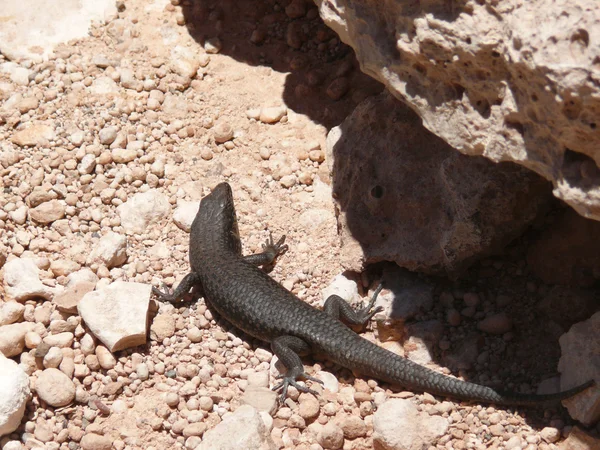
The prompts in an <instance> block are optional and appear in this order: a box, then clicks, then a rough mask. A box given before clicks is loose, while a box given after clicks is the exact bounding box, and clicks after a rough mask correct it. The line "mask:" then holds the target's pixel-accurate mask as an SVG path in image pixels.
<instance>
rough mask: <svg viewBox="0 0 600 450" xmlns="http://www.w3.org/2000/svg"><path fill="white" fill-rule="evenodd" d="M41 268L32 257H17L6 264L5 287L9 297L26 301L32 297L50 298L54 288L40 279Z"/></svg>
mask: <svg viewBox="0 0 600 450" xmlns="http://www.w3.org/2000/svg"><path fill="white" fill-rule="evenodd" d="M39 274H40V269H38V267H37V266H36V265H35V262H34V261H33V260H32V259H27V258H17V259H13V260H11V261H9V262H7V263H6V264H5V265H4V288H5V290H6V296H7V298H9V299H14V300H17V301H25V300H28V299H31V298H43V299H46V300H50V299H51V298H52V296H53V295H54V291H53V290H52V288H50V287H48V286H46V285H45V284H43V283H42V282H41V281H40V276H39Z"/></svg>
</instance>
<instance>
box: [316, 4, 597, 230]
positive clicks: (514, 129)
mask: <svg viewBox="0 0 600 450" xmlns="http://www.w3.org/2000/svg"><path fill="white" fill-rule="evenodd" d="M315 3H316V4H317V6H318V7H319V11H320V15H321V17H322V18H323V20H324V21H325V23H326V24H327V25H328V26H329V27H331V28H333V29H334V31H336V32H337V33H338V35H339V37H340V39H341V40H342V41H343V42H345V43H346V44H348V45H350V46H351V47H353V48H354V50H355V52H356V56H357V59H358V61H359V62H360V66H361V69H362V71H363V72H365V73H366V74H368V75H370V76H372V77H374V78H376V79H377V80H379V81H381V82H382V83H383V84H385V85H386V87H387V88H388V89H389V90H390V91H391V92H392V93H393V94H394V95H395V96H396V97H397V98H399V99H402V100H403V101H404V102H406V103H407V104H408V105H410V107H411V108H412V109H413V110H414V111H416V112H418V114H419V115H420V116H421V117H422V119H423V124H424V126H425V127H427V128H428V129H429V130H430V131H432V132H433V133H435V134H436V135H438V136H440V137H441V138H442V139H444V140H445V141H446V142H448V143H449V144H450V145H451V146H452V147H454V148H456V149H457V150H459V151H460V152H462V153H464V154H466V155H483V156H485V157H487V158H489V159H491V160H493V161H496V162H499V161H513V162H515V163H517V164H521V165H523V166H525V167H527V168H528V169H530V170H533V171H535V172H537V173H538V174H540V175H541V176H543V177H545V178H546V179H548V180H551V181H552V183H553V185H554V195H556V196H557V197H558V198H560V199H562V200H564V201H565V202H567V203H568V204H569V205H571V206H572V207H573V208H575V209H576V210H577V212H579V213H580V214H582V215H584V216H586V217H591V218H594V219H596V220H600V170H599V169H598V166H599V165H600V126H599V125H600V124H599V123H598V117H600V72H598V70H597V66H598V60H599V59H600V46H598V45H597V42H598V29H600V14H598V8H597V2H596V0H576V1H571V0H557V1H550V0H548V1H540V2H522V1H520V0H506V1H503V2H495V3H493V4H490V3H489V2H458V3H456V2H401V1H398V2H378V1H374V0H366V1H361V2H356V1H352V0H316V2H315Z"/></svg>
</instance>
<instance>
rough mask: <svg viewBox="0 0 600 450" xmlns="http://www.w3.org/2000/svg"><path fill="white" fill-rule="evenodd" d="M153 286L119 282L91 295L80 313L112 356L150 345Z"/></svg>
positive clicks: (81, 304)
mask: <svg viewBox="0 0 600 450" xmlns="http://www.w3.org/2000/svg"><path fill="white" fill-rule="evenodd" d="M150 291H151V286H150V285H149V284H142V283H129V282H125V281H116V282H114V283H112V284H111V285H109V286H107V287H105V288H103V289H100V290H97V291H93V292H89V293H87V294H86V295H85V296H84V297H83V298H82V299H81V301H80V302H79V304H78V306H77V310H78V311H79V315H80V316H81V318H82V319H83V320H84V321H85V323H86V325H87V327H88V328H89V329H90V331H91V332H92V333H93V334H94V336H96V337H97V338H98V339H99V340H100V341H101V342H102V343H103V344H104V345H105V346H106V347H107V348H108V349H109V350H110V351H111V352H114V351H117V350H123V349H125V348H129V347H135V346H137V345H142V344H144V343H145V342H146V331H147V327H146V324H147V318H148V308H149V306H150Z"/></svg>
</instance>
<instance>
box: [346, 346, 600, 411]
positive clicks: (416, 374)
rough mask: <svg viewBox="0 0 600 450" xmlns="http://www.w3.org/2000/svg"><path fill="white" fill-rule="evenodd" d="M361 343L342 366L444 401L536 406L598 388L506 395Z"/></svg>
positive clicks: (578, 387) (509, 393)
mask: <svg viewBox="0 0 600 450" xmlns="http://www.w3.org/2000/svg"><path fill="white" fill-rule="evenodd" d="M361 340H362V341H363V343H362V345H361V344H359V345H361V346H366V347H367V348H363V349H361V350H362V351H356V347H355V348H354V351H353V352H352V355H347V356H348V359H347V360H346V361H339V362H340V363H341V364H343V365H345V366H346V367H348V368H350V369H352V370H356V371H358V372H360V373H362V374H365V375H368V376H370V377H373V378H376V379H380V380H383V381H387V382H389V383H392V384H398V385H401V386H404V387H406V388H408V389H410V390H416V391H424V392H429V393H431V394H436V395H441V396H445V397H452V398H457V399H462V400H471V401H473V400H474V401H480V402H483V403H494V404H498V405H535V404H539V403H544V402H554V401H559V400H563V399H566V398H569V397H572V396H574V395H575V394H578V393H580V392H582V391H584V390H585V389H587V388H589V387H592V386H594V385H595V384H596V383H595V382H594V380H589V381H588V382H586V383H583V384H581V385H579V386H576V387H574V388H572V389H568V390H566V391H562V392H557V393H554V394H544V395H535V394H521V393H517V392H505V391H500V390H495V389H492V388H490V387H487V386H483V385H480V384H475V383H470V382H468V381H462V380H459V379H458V378H452V377H449V376H446V375H442V374H440V373H438V372H435V371H433V370H431V369H429V368H427V367H423V366H421V365H419V364H416V363H414V362H412V361H410V360H408V359H405V358H402V357H400V356H398V355H396V354H394V353H392V352H390V351H388V350H385V349H384V348H382V347H379V346H377V345H375V344H373V343H371V342H369V341H367V340H365V339H361Z"/></svg>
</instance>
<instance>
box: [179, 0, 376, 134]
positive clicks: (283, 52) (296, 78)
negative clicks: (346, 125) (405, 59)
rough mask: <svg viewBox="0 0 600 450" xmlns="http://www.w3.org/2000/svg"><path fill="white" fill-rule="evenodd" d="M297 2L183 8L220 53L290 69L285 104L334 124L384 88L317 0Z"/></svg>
mask: <svg viewBox="0 0 600 450" xmlns="http://www.w3.org/2000/svg"><path fill="white" fill-rule="evenodd" d="M294 4H295V5H298V7H297V8H296V10H291V9H290V8H289V7H290V5H291V3H290V2H274V1H264V0H263V1H261V0H249V1H243V2H239V1H234V0H223V1H220V2H212V1H202V0H200V1H194V2H188V1H184V2H183V3H182V6H181V8H182V13H183V18H184V20H185V24H186V26H187V28H188V30H189V32H190V35H191V36H192V37H193V38H194V39H195V40H196V41H197V42H199V43H200V44H201V45H204V46H205V47H206V45H207V42H208V43H209V44H210V45H212V44H216V45H217V46H220V51H219V53H221V54H225V55H227V56H230V57H232V58H234V59H236V60H238V61H242V62H244V63H246V64H249V65H251V66H266V67H271V68H272V69H273V70H276V71H278V72H289V74H288V75H287V78H286V83H285V90H284V94H283V99H284V102H285V104H286V105H287V106H288V107H289V108H291V109H293V110H294V111H295V112H297V113H300V114H305V115H307V116H309V117H310V118H311V119H312V120H313V121H314V122H317V123H320V124H322V125H324V126H326V127H327V128H331V127H332V126H334V125H338V124H339V123H340V122H341V121H342V120H343V119H344V118H345V117H346V116H347V115H348V114H349V113H350V112H351V111H352V110H353V109H354V107H355V106H356V104H357V103H359V102H360V101H362V100H363V99H364V98H366V97H367V96H369V95H372V94H374V93H378V92H380V91H381V90H382V89H383V86H382V85H381V84H380V83H379V82H378V81H375V80H374V79H372V78H371V77H369V76H367V75H365V74H363V73H362V72H361V71H360V70H359V69H358V63H357V61H356V59H355V57H354V52H353V50H352V49H351V48H350V47H348V46H347V45H345V44H343V43H341V42H340V41H339V39H338V38H337V36H336V35H335V33H334V32H333V31H331V30H330V29H329V28H328V27H326V26H325V25H324V24H323V22H322V20H321V19H320V17H319V15H318V13H317V9H316V7H315V6H314V5H313V4H312V3H311V2H305V3H304V2H298V1H296V2H294ZM279 5H283V7H280V6H279ZM286 6H287V8H286Z"/></svg>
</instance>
